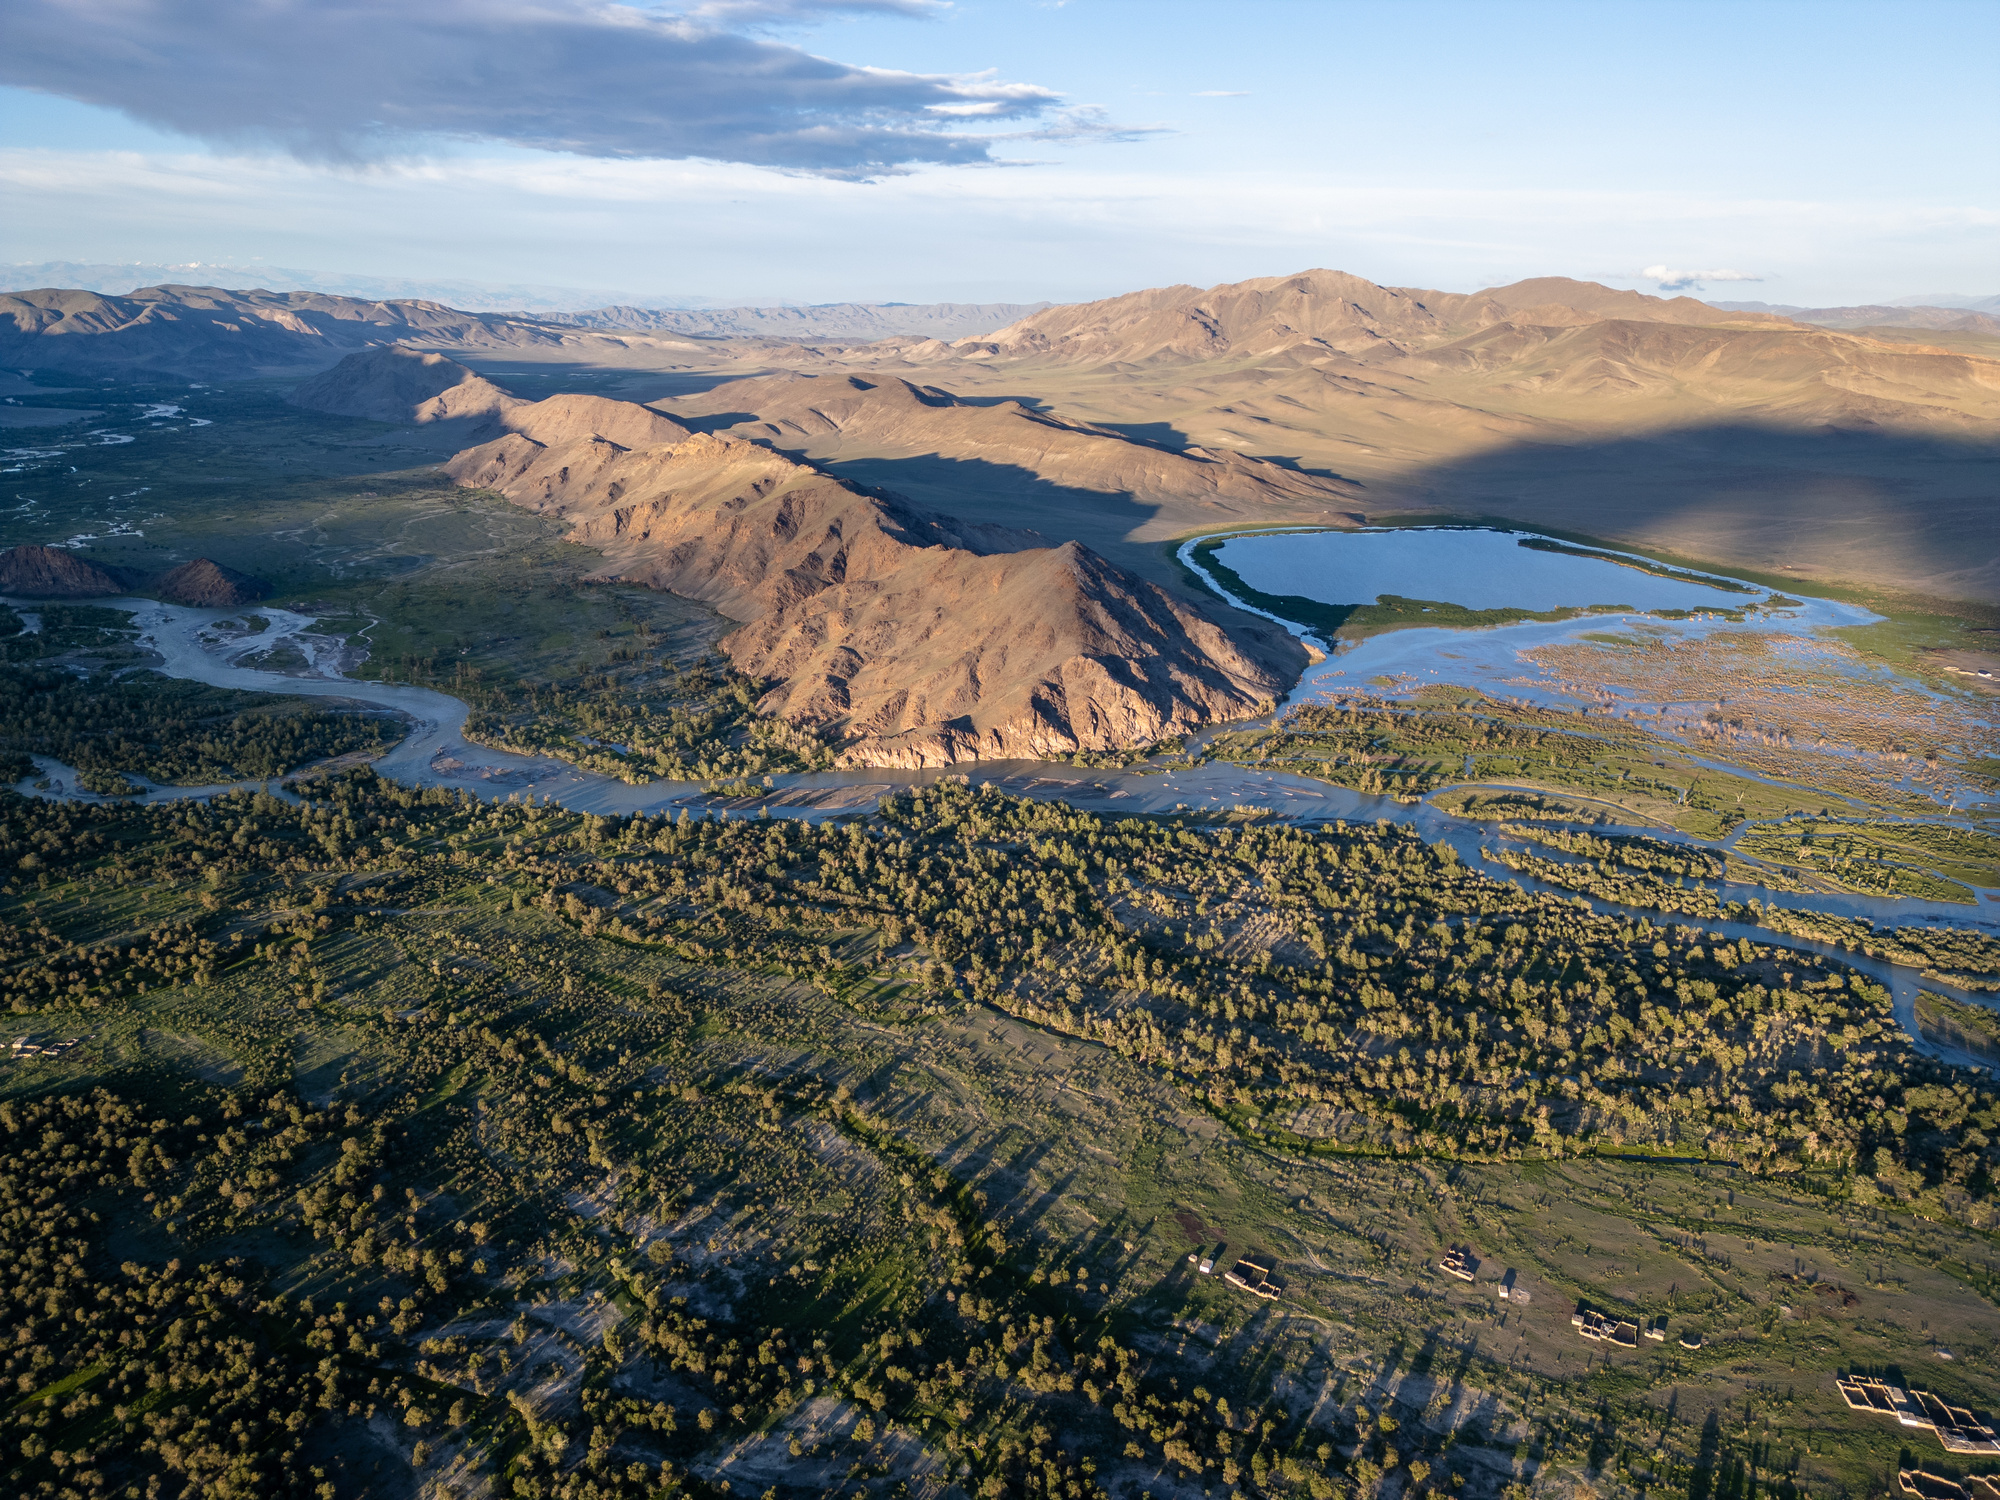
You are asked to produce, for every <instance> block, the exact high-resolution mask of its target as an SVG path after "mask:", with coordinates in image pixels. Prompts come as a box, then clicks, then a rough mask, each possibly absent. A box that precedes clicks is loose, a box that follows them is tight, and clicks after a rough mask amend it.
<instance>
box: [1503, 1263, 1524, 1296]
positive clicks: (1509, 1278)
mask: <svg viewBox="0 0 2000 1500" xmlns="http://www.w3.org/2000/svg"><path fill="white" fill-rule="evenodd" d="M1500 1300H1501V1301H1502V1302H1512V1301H1513V1300H1514V1268H1513V1267H1512V1266H1509V1267H1508V1268H1507V1270H1506V1272H1505V1273H1504V1274H1503V1275H1502V1276H1501V1277H1500ZM1521 1300H1522V1301H1523V1302H1526V1301H1527V1300H1528V1298H1527V1295H1526V1294H1525V1293H1523V1294H1522V1296H1521Z"/></svg>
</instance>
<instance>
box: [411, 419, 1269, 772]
mask: <svg viewBox="0 0 2000 1500" xmlns="http://www.w3.org/2000/svg"><path fill="white" fill-rule="evenodd" d="M625 404H626V403H615V402H613V403H606V405H607V406H608V407H617V406H620V405H625ZM639 410H640V411H646V410H648V409H647V408H639ZM600 415H601V416H602V417H603V418H604V419H605V420H603V421H601V422H600V423H599V424H597V425H600V426H604V427H610V426H613V425H614V422H613V420H612V419H613V418H615V417H616V416H617V415H618V414H616V413H615V412H611V411H605V412H602V413H600ZM655 415H657V414H655ZM510 420H512V421H514V422H515V423H517V424H518V425H517V430H516V431H514V432H511V433H509V434H507V435H506V436H504V437H501V438H499V439H496V440H494V441H492V442H489V443H485V444H482V445H479V446H477V447H474V448H471V449H468V450H466V451H465V452H462V453H460V454H458V455H457V456H456V457H455V458H453V459H452V461H451V462H450V463H449V464H448V465H447V472H449V473H450V474H451V475H452V477H453V478H454V479H455V480H457V481H458V482H459V483H460V484H463V485H473V486H480V487H485V488H490V489H494V490H497V491H499V492H500V493H501V494H503V495H506V496H507V497H508V498H509V499H511V500H513V501H515V502H516V503H517V504H521V505H525V506H528V507H530V508H532V509H535V510H537V511H540V512H542V513H543V514H547V515H551V516H559V517H562V518H563V519H565V520H567V521H569V522H570V524H571V526H572V528H573V530H572V533H571V534H572V536H573V538H574V539H575V540H577V541H579V542H583V543H585V544H587V545H590V546H593V547H595V548H597V549H599V550H600V551H602V552H603V553H604V554H605V558H606V561H605V565H604V567H603V568H601V569H600V570H599V571H598V573H597V574H596V575H595V576H596V577H598V578H600V579H604V580H613V579H616V580H620V581H626V582H635V583H644V584H647V585H649V586H651V587H654V588H661V589H666V590H669V591H671V592H673V593H676V594H680V595H682V596H684V597H687V598H691V599H697V600H700V601H702V602H704V603H707V604H710V605H711V606H713V607H714V608H715V609H716V610H718V611H719V612H720V613H722V614H723V615H725V616H727V617H729V618H731V619H735V620H740V621H743V622H744V623H743V626H742V628H740V629H738V630H736V631H734V632H732V633H731V634H730V635H729V636H727V637H726V638H725V639H724V640H723V642H722V648H723V650H724V651H725V652H726V653H727V654H728V655H729V657H730V659H731V660H732V661H733V662H734V663H735V665H736V666H737V667H738V668H739V669H740V670H742V671H744V672H745V673H748V674H749V675H751V676H753V677H758V678H761V679H764V680H766V681H770V682H772V683H773V684H774V685H773V686H772V687H771V688H770V690H769V691H768V692H767V693H766V694H765V697H764V698H763V700H762V702H761V703H760V705H759V707H760V709H761V710H762V711H764V712H767V713H773V714H778V715H780V716H782V717H784V718H785V719H787V720H789V721H791V722H794V723H800V724H808V725H812V726H815V727H818V728H820V729H822V730H825V731H827V732H829V733H830V734H831V735H832V736H833V737H834V738H835V739H836V740H837V741H839V742H840V744H841V746H842V758H843V759H844V760H845V761H846V762H847V763H848V764H854V765H881V766H941V765H951V764H955V763H958V762H960V761H966V760H975V759H991V758H1006V757H1036V758H1047V757H1051V756H1063V755H1070V754H1074V753H1075V752H1077V751H1080V750H1088V751H1105V750H1114V749H1120V748H1125V747H1130V746H1135V745H1144V744H1150V743H1153V742H1155V741H1157V740H1160V739H1163V738H1168V737H1171V736H1173V735H1177V734H1183V733H1187V732H1189V731H1191V730H1194V729H1197V728H1199V727H1201V726H1203V725H1206V724H1210V723H1214V722H1217V721H1220V720H1227V719H1234V718H1243V717H1248V716H1250V715H1252V714H1255V713H1257V712H1259V711H1261V710H1262V709H1264V708H1265V707H1267V706H1268V705H1269V703H1270V702H1271V701H1272V700H1274V699H1275V698H1276V696H1277V695H1278V694H1279V693H1280V692H1281V691H1282V690H1283V688H1284V686H1285V685H1286V683H1287V682H1289V681H1290V680H1291V678H1292V676H1293V675H1294V674H1295V672H1296V670H1297V668H1298V666H1300V665H1302V664H1303V660H1304V656H1303V652H1302V650H1301V649H1300V648H1299V647H1298V646H1297V645H1296V644H1295V643H1294V642H1292V641H1291V640H1290V638H1289V637H1286V636H1284V635H1283V634H1282V633H1281V632H1278V631H1276V630H1272V631H1269V632H1262V633H1256V634H1255V635H1254V636H1253V638H1252V639H1251V640H1250V641H1248V642H1245V643H1239V642H1238V641H1237V640H1234V639H1232V638H1231V636H1230V635H1229V634H1228V633H1227V632H1225V631H1223V630H1222V629H1221V627H1219V626H1217V625H1216V624H1214V623H1213V622H1212V621H1210V620H1208V619H1206V618H1205V617H1203V616H1202V615H1201V614H1200V613H1199V612H1198V611H1196V610H1195V609H1193V608H1192V607H1190V606H1189V605H1187V604H1185V603H1182V602H1181V601H1179V600H1176V599H1174V598H1173V597H1172V596H1170V595H1169V594H1167V593H1166V592H1165V591H1164V590H1162V589H1160V588H1158V587H1157V586H1155V585H1153V584H1150V583H1145V582H1142V581H1141V580H1139V579H1137V578H1134V577H1132V576H1131V575H1130V574H1128V573H1125V572H1124V571H1123V570H1121V569H1118V568H1116V567H1114V566H1112V565H1111V564H1110V563H1108V562H1106V561H1105V560H1104V559H1103V558H1102V557H1100V556H1098V555H1097V554H1095V553H1093V552H1091V551H1090V550H1089V549H1088V548H1086V547H1083V546H1081V545H1079V544H1077V543H1075V542H1067V543H1064V544H1063V545H1061V546H1058V547H1048V546H1045V545H1035V543H1037V542H1038V541H1039V540H1040V539H1039V538H1036V537H1033V536H1031V535H1026V534H1023V533H1020V532H1018V531H1009V530H1005V529H1002V528H996V527H979V526H968V525H966V524H964V523H962V522H956V521H953V520H950V519H948V518H946V517H943V516H939V515H934V514H929V513H926V512H923V511H921V510H919V509H917V508H916V507H914V506H912V505H910V504H908V503H907V502H904V501H901V500H899V499H898V498H896V497H894V496H890V495H885V494H877V493H867V492H864V491H862V490H861V489H859V488H857V487H855V486H853V485H850V484H847V483H844V482H842V481H841V480H839V479H836V478H834V477H833V476H831V475H828V474H826V473H824V472H822V471H821V470H819V469H817V468H814V467H812V466H810V465H807V464H803V463H799V462H797V461H796V460H794V459H791V458H788V457H786V456H784V455H782V454H779V453H775V452H772V451H771V450H769V449H767V448H763V447H759V446H757V445H755V444H752V443H748V442H745V441H743V440H741V439H738V438H730V437H720V436H715V435H712V434H705V433H697V434H693V435H684V436H681V437H679V438H670V439H668V440H666V441H663V442H656V443H653V444H650V445H645V446H636V447H627V446H625V445H623V444H621V443H619V442H616V441H614V440H612V439H611V438H609V437H607V436H605V435H604V434H603V433H602V432H595V431H593V432H588V433H584V432H580V431H576V430H575V428H574V425H573V424H571V425H570V431H571V435H570V436H568V437H566V438H563V439H559V440H555V441H547V442H545V441H541V440H539V439H538V438H537V437H534V436H530V435H529V434H530V433H531V432H536V431H539V432H541V433H542V434H544V435H548V434H551V433H552V432H553V430H554V427H555V424H549V425H548V426H544V425H542V424H541V423H540V422H539V421H538V420H537V415H536V414H535V413H534V412H532V411H519V412H515V413H513V414H512V416H511V418H510ZM624 420H627V421H630V422H632V423H635V424H638V423H642V422H643V420H644V419H643V418H640V417H637V416H630V415H628V416H626V417H625V418H624Z"/></svg>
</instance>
